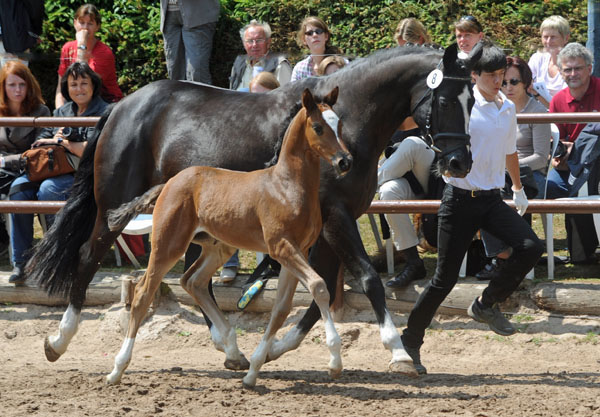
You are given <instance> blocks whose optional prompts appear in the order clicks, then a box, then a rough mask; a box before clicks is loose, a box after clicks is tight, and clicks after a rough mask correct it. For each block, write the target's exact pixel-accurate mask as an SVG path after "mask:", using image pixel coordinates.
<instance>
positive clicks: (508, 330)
mask: <svg viewBox="0 0 600 417" xmlns="http://www.w3.org/2000/svg"><path fill="white" fill-rule="evenodd" d="M467 314H468V315H469V317H471V318H472V319H473V320H475V321H478V322H480V323H487V324H488V326H490V329H491V330H492V331H494V332H495V333H498V334H499V335H501V336H510V335H512V334H515V333H516V332H517V329H516V328H515V326H513V325H512V323H511V322H510V321H508V319H507V318H506V317H504V314H502V312H501V311H500V310H499V309H498V305H497V304H494V305H493V306H492V307H483V306H481V305H480V303H479V302H478V301H477V298H475V300H474V301H473V302H472V303H471V305H470V306H469V309H468V310H467Z"/></svg>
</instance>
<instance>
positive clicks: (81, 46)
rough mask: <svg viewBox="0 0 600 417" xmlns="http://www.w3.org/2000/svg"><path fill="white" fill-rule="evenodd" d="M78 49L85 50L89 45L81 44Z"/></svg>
mask: <svg viewBox="0 0 600 417" xmlns="http://www.w3.org/2000/svg"><path fill="white" fill-rule="evenodd" d="M77 49H81V50H83V51H85V50H87V46H85V45H79V46H78V47H77Z"/></svg>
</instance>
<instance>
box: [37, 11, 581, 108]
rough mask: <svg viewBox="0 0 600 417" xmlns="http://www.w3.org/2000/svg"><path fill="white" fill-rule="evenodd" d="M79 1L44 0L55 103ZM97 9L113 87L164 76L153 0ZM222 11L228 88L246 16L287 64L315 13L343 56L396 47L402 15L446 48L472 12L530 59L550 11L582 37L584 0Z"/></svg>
mask: <svg viewBox="0 0 600 417" xmlns="http://www.w3.org/2000/svg"><path fill="white" fill-rule="evenodd" d="M81 4H83V2H82V1H79V0H46V13H47V18H46V20H45V22H44V34H43V42H42V43H41V44H40V45H39V46H38V47H37V50H36V57H35V59H34V60H33V62H32V64H31V67H32V70H33V71H34V73H35V75H36V76H37V77H38V80H40V83H41V85H42V87H43V90H44V96H45V97H46V99H47V101H48V103H49V104H50V106H51V107H53V104H54V90H55V88H56V80H57V75H56V70H57V68H58V60H59V55H60V49H61V47H62V45H63V44H64V43H65V42H67V41H69V40H72V39H74V37H75V33H74V29H73V13H74V11H75V10H76V9H77V7H79V6H80V5H81ZM94 4H95V5H96V6H97V7H98V8H99V9H100V11H101V14H102V28H101V31H100V32H99V34H98V36H99V38H100V39H101V40H102V41H103V42H105V43H106V44H108V45H109V46H110V47H111V48H112V50H113V52H114V53H115V56H116V60H117V75H118V78H119V85H120V86H121V89H122V90H123V92H124V93H125V94H128V93H131V92H133V91H135V90H136V89H138V88H140V87H142V86H144V85H146V84H148V83H149V82H152V81H155V80H158V79H162V78H165V77H166V67H165V62H164V53H163V40H162V34H161V33H160V29H159V25H160V8H159V2H158V0H152V1H148V0H145V1H142V0H98V1H95V2H94ZM221 5H222V10H221V17H220V19H219V22H218V24H217V32H216V34H215V39H214V47H213V56H212V59H211V71H212V74H213V83H214V84H215V85H218V86H222V87H226V86H228V76H229V73H230V70H231V64H232V63H233V60H234V58H235V56H236V55H238V54H240V53H243V48H242V44H241V40H240V37H239V29H240V28H241V27H242V26H243V25H244V24H245V23H246V22H248V21H249V20H250V19H253V18H254V19H262V20H265V21H268V22H269V23H270V24H271V27H272V29H273V34H274V35H273V46H272V49H273V50H281V51H288V52H289V54H290V57H291V60H292V62H296V61H297V60H299V59H301V58H302V56H303V55H304V54H305V53H306V51H303V50H301V49H300V48H299V47H298V46H297V45H296V43H295V40H294V36H295V32H296V30H297V27H298V24H299V22H300V21H301V20H302V19H303V18H304V17H305V16H308V15H318V16H320V17H321V18H323V19H324V20H325V21H326V22H328V24H329V26H330V29H331V32H332V35H333V43H334V44H335V45H336V46H338V47H340V48H341V49H342V50H343V51H344V52H345V53H346V54H348V55H352V56H364V55H368V54H369V53H371V52H372V51H374V50H376V49H381V48H387V47H390V46H393V45H394V41H393V38H392V36H393V32H394V29H395V26H396V24H397V22H398V21H399V20H400V19H402V18H404V17H416V18H417V19H419V20H421V21H422V22H423V23H424V24H425V26H426V27H427V28H428V30H429V32H430V34H431V37H432V40H433V41H434V42H436V43H439V44H441V45H442V46H446V45H448V44H449V43H451V42H453V38H454V36H453V32H452V30H451V26H452V23H453V22H454V21H455V20H456V18H457V17H459V16H461V15H465V14H472V15H474V16H476V17H477V19H478V20H479V21H480V22H481V23H482V24H483V25H484V26H485V29H486V33H487V34H488V35H489V36H490V37H491V38H492V39H494V40H495V41H496V42H498V43H499V44H500V45H501V46H503V47H504V48H506V49H507V50H508V52H509V53H511V54H516V55H519V56H521V57H523V58H526V59H528V58H529V56H530V55H531V54H532V53H533V52H534V51H535V50H536V49H537V48H538V47H539V46H540V45H539V33H538V30H539V25H540V23H541V22H542V20H543V19H544V18H545V17H547V16H550V15H553V14H558V15H562V16H565V17H567V18H568V19H569V21H570V24H571V30H572V32H573V33H572V36H571V40H574V41H578V42H584V41H585V40H586V37H587V34H586V31H587V17H586V16H587V2H586V1H584V0H544V1H524V0H505V1H503V0H474V1H463V0H447V1H441V2H431V1H417V0H409V1H393V0H353V1H349V0H346V1H337V0H221Z"/></svg>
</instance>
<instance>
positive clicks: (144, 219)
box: [115, 214, 152, 269]
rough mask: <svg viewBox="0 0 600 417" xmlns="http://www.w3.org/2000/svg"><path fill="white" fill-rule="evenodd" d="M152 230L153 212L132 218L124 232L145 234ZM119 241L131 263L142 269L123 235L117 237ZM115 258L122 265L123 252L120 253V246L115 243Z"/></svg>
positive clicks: (118, 264)
mask: <svg viewBox="0 0 600 417" xmlns="http://www.w3.org/2000/svg"><path fill="white" fill-rule="evenodd" d="M151 231H152V214H139V215H138V216H137V217H136V218H135V219H133V220H131V221H130V222H129V223H127V226H125V229H123V232H122V233H126V234H128V235H145V234H148V233H150V232H151ZM117 242H119V245H121V249H123V252H125V255H127V258H128V259H129V261H130V262H131V264H132V265H133V266H134V267H135V268H136V269H140V268H141V267H142V266H141V265H140V263H139V262H138V260H137V259H136V257H135V255H134V254H133V252H132V251H131V249H130V248H129V246H127V243H125V240H124V239H123V236H122V235H119V237H117ZM115 258H116V263H117V266H121V254H120V253H119V248H118V247H117V245H115Z"/></svg>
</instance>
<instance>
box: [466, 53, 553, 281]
mask: <svg viewBox="0 0 600 417" xmlns="http://www.w3.org/2000/svg"><path fill="white" fill-rule="evenodd" d="M506 60H507V62H508V66H507V68H506V72H505V73H504V81H503V82H502V92H503V93H504V95H506V97H507V98H508V99H509V100H510V101H512V102H513V103H514V104H515V107H516V110H517V113H546V112H547V111H548V110H546V108H545V107H544V106H543V105H542V104H541V103H540V102H539V101H537V100H536V99H535V98H533V97H532V96H531V95H529V94H528V93H527V90H528V89H529V88H530V87H531V83H532V74H531V70H530V69H529V65H527V62H525V61H524V60H522V59H521V58H519V57H514V56H509V57H507V58H506ZM517 154H518V156H519V166H520V167H521V176H522V177H523V167H524V166H527V167H529V168H531V171H533V179H534V180H535V184H536V186H537V190H538V193H537V195H536V196H533V195H528V198H544V189H545V185H546V184H545V183H546V170H547V168H548V156H549V155H550V125H549V124H546V123H545V124H539V123H538V124H526V123H521V124H518V125H517ZM521 180H522V181H523V182H524V184H526V181H524V179H523V178H521ZM524 218H525V219H526V220H528V221H529V222H530V224H531V215H525V217H524ZM481 235H482V238H483V243H484V246H485V250H486V255H487V256H488V257H490V258H494V259H493V260H492V262H491V263H490V264H488V265H486V266H485V268H484V269H482V270H481V271H480V272H478V273H477V274H475V277H476V278H478V279H481V280H488V279H491V278H492V277H493V276H494V275H495V274H496V273H497V269H498V266H499V265H500V264H502V262H504V260H505V259H507V258H508V257H509V256H510V249H509V248H508V245H506V244H505V243H504V242H502V241H500V240H498V239H497V238H495V237H493V236H492V235H490V234H488V233H486V232H485V231H484V230H482V232H481Z"/></svg>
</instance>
